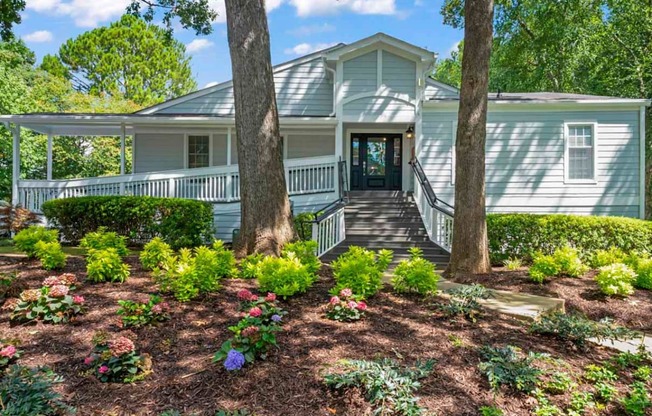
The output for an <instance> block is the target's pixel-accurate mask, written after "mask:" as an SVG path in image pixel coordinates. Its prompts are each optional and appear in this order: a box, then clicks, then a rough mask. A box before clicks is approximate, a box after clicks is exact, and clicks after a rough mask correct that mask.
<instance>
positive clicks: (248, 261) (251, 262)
mask: <svg viewBox="0 0 652 416" xmlns="http://www.w3.org/2000/svg"><path fill="white" fill-rule="evenodd" d="M264 258H265V255H264V254H262V253H254V254H250V255H248V256H247V257H245V258H244V259H242V260H241V261H240V273H239V274H238V276H239V277H240V278H242V279H255V278H256V275H257V273H258V271H257V270H258V264H259V263H260V262H261V261H263V259H264Z"/></svg>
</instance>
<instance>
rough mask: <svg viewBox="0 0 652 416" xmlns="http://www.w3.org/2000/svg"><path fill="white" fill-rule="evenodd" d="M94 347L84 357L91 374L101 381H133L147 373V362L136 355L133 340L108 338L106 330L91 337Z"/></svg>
mask: <svg viewBox="0 0 652 416" xmlns="http://www.w3.org/2000/svg"><path fill="white" fill-rule="evenodd" d="M93 344H94V345H95V347H94V348H93V350H92V351H91V353H90V355H89V356H88V357H86V358H85V359H84V364H85V365H86V366H88V367H89V368H90V369H91V370H92V372H93V374H95V376H96V377H97V378H98V379H99V380H100V381H101V382H103V383H112V382H118V383H133V382H134V381H138V380H142V379H143V378H144V377H145V376H146V375H147V374H148V373H149V370H150V369H149V364H148V363H147V361H148V360H146V359H145V358H144V357H142V356H140V355H138V353H137V351H136V346H135V345H134V343H133V341H132V340H130V339H129V338H126V337H123V336H117V337H114V338H111V339H109V337H108V334H107V333H106V332H98V333H96V334H95V336H94V337H93Z"/></svg>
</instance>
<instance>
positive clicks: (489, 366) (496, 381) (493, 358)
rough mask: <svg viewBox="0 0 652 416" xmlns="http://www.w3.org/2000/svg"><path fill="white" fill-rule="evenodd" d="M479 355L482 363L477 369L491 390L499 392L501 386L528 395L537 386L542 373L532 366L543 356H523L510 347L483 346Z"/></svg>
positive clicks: (530, 353) (531, 353)
mask: <svg viewBox="0 0 652 416" xmlns="http://www.w3.org/2000/svg"><path fill="white" fill-rule="evenodd" d="M480 354H481V355H482V358H483V361H482V362H481V363H480V364H479V366H478V367H479V369H480V371H481V372H482V373H483V374H485V376H486V377H487V380H489V384H490V385H491V388H492V389H494V390H499V389H500V388H501V387H502V386H507V387H509V388H512V389H515V390H518V391H522V392H525V393H530V392H532V391H533V390H534V389H535V388H536V386H537V384H539V379H540V376H541V375H542V374H543V372H542V371H541V369H539V368H537V367H535V366H534V365H533V364H534V363H535V361H537V360H539V359H541V358H543V357H544V355H542V354H538V353H534V352H528V353H527V354H524V353H523V352H522V351H520V349H518V348H516V347H514V346H512V345H507V346H505V347H491V346H484V347H482V349H481V350H480Z"/></svg>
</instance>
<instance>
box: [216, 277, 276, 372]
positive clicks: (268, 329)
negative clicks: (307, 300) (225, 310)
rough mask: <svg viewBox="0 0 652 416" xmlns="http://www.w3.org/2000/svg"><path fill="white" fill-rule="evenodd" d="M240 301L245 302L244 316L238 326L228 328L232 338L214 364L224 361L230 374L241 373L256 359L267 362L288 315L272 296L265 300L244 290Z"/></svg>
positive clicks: (219, 353)
mask: <svg viewBox="0 0 652 416" xmlns="http://www.w3.org/2000/svg"><path fill="white" fill-rule="evenodd" d="M238 299H240V300H241V302H242V305H241V306H242V309H243V310H244V317H243V318H242V319H241V320H240V322H238V324H237V325H234V326H231V327H229V330H230V331H231V332H233V337H231V338H230V339H228V340H227V341H225V342H224V343H223V344H222V347H221V348H220V350H219V351H218V352H216V353H215V356H214V358H213V360H214V361H224V367H225V368H226V369H227V370H229V371H234V370H240V369H241V368H242V367H244V365H245V364H246V363H251V362H254V361H255V360H256V358H261V359H263V360H264V359H266V358H267V352H268V351H269V349H270V347H272V346H276V345H277V344H276V334H275V333H276V332H278V331H280V330H281V323H282V321H283V316H285V314H286V312H285V311H283V310H282V309H281V308H280V307H279V306H278V305H277V303H276V302H277V301H276V295H275V294H273V293H268V294H267V296H264V297H263V296H257V295H254V294H252V293H251V292H250V291H248V290H241V291H240V292H238Z"/></svg>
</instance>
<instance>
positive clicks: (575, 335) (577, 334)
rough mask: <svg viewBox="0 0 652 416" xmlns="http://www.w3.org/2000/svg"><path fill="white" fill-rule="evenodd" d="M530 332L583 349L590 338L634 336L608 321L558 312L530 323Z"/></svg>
mask: <svg viewBox="0 0 652 416" xmlns="http://www.w3.org/2000/svg"><path fill="white" fill-rule="evenodd" d="M530 331H531V332H534V333H536V334H543V335H552V336H555V337H557V338H559V339H562V340H565V341H569V342H571V343H573V344H574V345H575V346H577V347H579V348H585V347H586V345H587V342H588V340H589V339H590V338H597V339H599V340H618V339H630V338H633V337H634V335H635V332H633V331H630V330H629V329H627V328H625V327H622V326H617V325H613V324H612V323H611V322H609V321H603V322H595V321H591V320H589V319H586V318H584V317H582V316H580V315H575V314H565V313H563V312H560V311H555V312H552V313H548V314H545V315H542V316H540V317H539V319H537V320H536V321H534V322H533V323H532V325H531V326H530Z"/></svg>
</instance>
